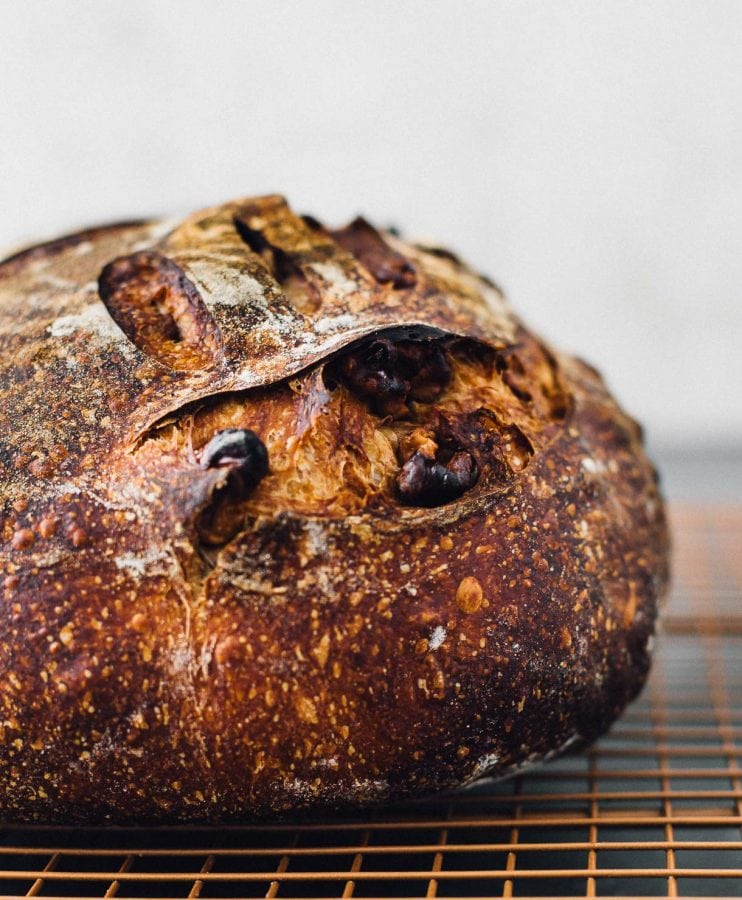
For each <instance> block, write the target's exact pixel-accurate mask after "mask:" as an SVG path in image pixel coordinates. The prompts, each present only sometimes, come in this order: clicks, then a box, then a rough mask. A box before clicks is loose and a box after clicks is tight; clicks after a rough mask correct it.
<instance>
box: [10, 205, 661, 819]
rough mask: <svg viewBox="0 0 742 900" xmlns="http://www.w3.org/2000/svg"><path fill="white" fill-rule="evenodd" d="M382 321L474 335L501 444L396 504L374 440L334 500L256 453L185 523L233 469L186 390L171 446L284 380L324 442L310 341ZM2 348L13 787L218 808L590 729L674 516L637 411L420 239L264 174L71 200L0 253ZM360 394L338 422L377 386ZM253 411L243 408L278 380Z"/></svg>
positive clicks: (60, 805) (616, 704)
mask: <svg viewBox="0 0 742 900" xmlns="http://www.w3.org/2000/svg"><path fill="white" fill-rule="evenodd" d="M153 297H154V298H155V300H153V299H152V298H153ZM379 336H382V337H384V339H387V338H388V339H389V340H391V341H398V340H402V339H414V340H418V341H427V342H431V341H439V342H440V341H442V342H444V344H442V346H443V345H445V347H446V348H447V349H446V352H447V353H449V355H450V358H451V359H454V358H455V352H454V349H450V348H451V347H454V344H455V341H456V339H457V338H461V339H463V340H464V344H465V346H466V347H469V346H479V347H481V348H482V352H483V353H485V352H486V354H490V356H489V357H488V358H491V359H492V360H496V361H497V366H498V367H499V368H497V367H496V368H493V370H492V371H493V375H492V379H493V383H494V382H496V388H497V391H499V393H498V394H497V396H498V397H500V396H501V397H502V398H503V399H502V402H501V407H499V408H498V410H497V414H496V416H495V423H496V424H495V425H494V426H493V430H494V432H496V435H497V436H498V440H499V444H497V448H498V449H497V451H496V452H497V453H498V454H500V456H499V457H498V459H499V460H500V463H498V465H499V466H500V468H499V469H497V477H495V475H492V476H491V477H490V476H488V475H487V474H486V472H484V474H479V479H478V481H477V482H476V484H474V486H473V487H471V488H469V489H467V490H466V491H465V492H464V493H463V494H462V495H461V496H460V497H458V498H456V499H454V500H453V501H452V502H447V503H443V504H442V505H433V506H414V505H403V504H402V503H401V502H400V497H399V495H398V494H395V493H394V489H393V486H390V485H392V482H391V481H390V480H389V478H391V476H390V475H388V473H387V474H384V473H386V469H384V473H382V475H381V476H379V478H380V479H381V481H380V482H379V484H380V485H381V486H380V487H378V490H377V489H374V491H371V492H370V494H369V496H370V497H371V499H368V498H367V497H366V494H365V493H364V492H363V491H361V494H362V499H361V500H359V501H358V504H357V505H356V506H353V505H352V504H351V505H350V506H347V505H346V506H344V507H342V508H341V507H340V506H337V505H336V506H333V505H332V503H329V502H328V503H324V505H322V504H321V503H319V501H317V503H316V504H315V505H311V504H310V505H307V503H309V501H308V500H306V497H305V496H304V494H302V497H303V498H304V499H302V503H304V505H303V506H302V505H301V503H299V501H298V500H296V499H295V498H294V495H293V494H289V493H286V492H285V493H283V494H278V493H275V492H274V493H271V491H277V490H278V489H277V488H276V487H271V485H272V484H273V485H276V484H278V482H277V481H276V482H271V481H270V477H273V476H267V478H266V479H265V481H264V482H263V483H262V486H261V487H258V488H256V489H255V491H254V493H252V494H251V495H250V497H249V498H247V499H246V501H245V505H244V507H240V508H239V527H238V528H237V530H236V532H235V533H234V534H231V535H230V536H229V538H228V539H224V540H222V539H220V540H222V542H221V543H220V544H219V546H216V547H212V548H207V549H204V545H203V529H202V530H201V531H199V523H200V522H202V521H203V519H202V517H203V514H204V510H207V509H209V508H210V505H213V504H214V503H215V502H217V500H218V498H219V497H223V496H224V491H225V487H226V488H229V485H228V482H227V479H228V470H227V469H225V468H220V467H216V468H212V467H209V466H208V465H206V464H205V463H204V461H203V459H202V456H200V454H201V453H202V445H203V442H204V440H205V439H206V437H208V435H207V434H206V436H205V437H204V438H203V440H200V439H199V440H200V443H199V440H196V443H195V444H194V443H193V434H195V433H197V430H198V429H196V432H193V430H192V429H193V423H192V418H191V419H188V422H189V423H190V424H189V426H188V427H189V428H190V429H191V430H190V431H189V432H188V434H189V435H190V437H189V441H190V443H189V444H188V445H187V446H186V443H187V442H184V441H180V437H179V438H178V440H179V441H180V443H178V444H177V446H175V445H173V446H174V449H173V450H172V452H171V451H170V450H168V449H167V445H166V443H163V441H162V440H161V438H162V436H163V435H165V434H166V433H167V429H168V428H171V429H176V430H177V429H181V431H182V428H183V423H184V422H185V421H186V419H187V418H188V417H189V416H191V417H192V416H193V414H194V410H199V409H201V408H202V407H205V408H206V410H207V412H206V413H205V414H203V413H198V415H200V416H201V417H202V420H203V422H202V430H204V431H205V432H206V431H208V427H207V425H208V423H209V422H211V421H212V420H213V421H222V419H221V418H219V417H220V416H223V415H224V416H226V412H224V410H227V409H229V411H230V413H229V414H230V415H233V416H237V415H243V413H241V412H240V405H241V404H242V405H244V407H245V409H246V410H248V411H249V410H253V412H254V411H255V410H258V411H259V410H260V409H263V408H267V407H264V406H261V404H266V403H268V401H269V400H270V402H271V403H273V406H271V407H270V409H274V408H275V409H278V408H279V406H280V403H279V400H280V402H283V401H282V400H281V399H280V398H281V397H283V396H284V394H285V395H286V396H289V393H288V392H289V391H290V390H292V391H295V392H299V393H301V392H302V391H303V392H304V393H303V394H301V397H302V404H303V405H301V409H300V412H292V415H294V414H295V415H296V416H299V415H300V414H301V415H302V416H304V417H305V419H306V421H310V420H311V422H314V421H315V420H318V417H320V416H322V415H324V416H325V419H323V420H322V422H323V423H324V424H323V427H328V428H330V426H332V428H334V431H333V434H334V435H335V439H336V440H337V442H338V444H337V446H338V447H345V446H348V445H349V442H350V437H349V435H350V432H351V425H350V424H348V423H349V419H348V418H347V417H346V418H345V419H342V420H341V418H340V417H339V416H338V417H335V418H333V416H335V413H334V412H333V408H331V407H330V406H327V408H324V407H323V406H322V404H323V403H325V404H329V401H328V400H326V399H322V398H323V397H325V395H327V397H329V396H330V395H331V394H332V392H333V387H332V383H331V381H330V380H328V378H327V371H328V367H330V369H329V370H330V371H331V370H332V369H331V367H332V366H333V364H334V361H335V360H337V359H341V358H342V356H343V354H344V353H349V352H354V348H356V347H358V346H359V342H363V341H364V340H369V339H371V338H377V337H379ZM445 342H448V343H445ZM451 342H454V344H452V343H451ZM361 345H362V344H361ZM456 346H458V345H456ZM0 348H1V349H2V356H1V357H0V397H1V398H2V407H1V409H0V516H1V518H0V578H1V579H3V580H2V589H3V591H4V604H3V606H2V610H0V685H1V688H0V698H1V701H2V705H3V713H2V741H1V742H0V812H1V813H2V815H3V816H4V817H5V818H8V819H13V820H17V821H49V822H51V821H65V822H70V821H76V822H101V821H111V822H121V823H123V822H175V821H181V822H219V821H230V820H244V819H248V818H249V819H259V818H271V817H275V816H280V815H287V814H295V813H296V812H298V811H309V812H312V813H315V812H319V811H324V810H327V809H331V808H337V807H340V806H343V805H353V806H357V805H360V804H365V803H376V802H381V801H388V800H394V799H399V798H403V797H408V796H415V795H419V794H425V793H430V792H433V791H438V790H442V789H447V788H452V787H455V786H457V785H460V784H463V783H466V782H468V781H471V780H473V779H475V778H477V777H479V776H480V775H482V774H484V773H491V774H495V775H506V774H509V773H512V772H514V771H516V770H518V769H519V768H520V767H522V766H524V765H526V764H529V763H531V762H534V761H537V760H539V759H543V758H545V757H548V756H550V755H554V754H555V753H558V752H562V751H563V750H565V749H566V748H567V747H568V746H571V745H574V744H577V743H585V742H589V741H592V740H594V739H595V738H596V737H597V736H599V735H600V734H602V733H603V732H604V731H605V730H606V729H607V728H608V727H609V726H610V724H611V722H612V721H613V720H614V719H615V718H616V717H617V716H618V715H619V714H620V713H621V711H622V710H623V709H624V707H625V706H626V704H627V703H628V702H629V701H630V700H631V699H632V698H633V697H634V696H635V695H636V694H637V692H638V691H639V690H640V688H641V686H642V684H643V683H644V680H645V678H646V675H647V672H648V669H649V664H650V647H651V641H652V635H653V632H654V625H655V619H656V614H657V609H658V604H659V602H660V600H661V598H662V596H663V593H664V591H665V587H666V582H667V557H668V538H667V530H666V524H665V518H664V512H663V506H662V500H661V497H660V495H659V493H658V489H657V480H656V474H655V471H654V469H653V467H652V466H651V464H650V462H649V461H648V459H647V457H646V455H645V453H644V451H643V448H642V438H641V432H640V429H639V427H638V426H637V425H636V423H635V422H634V421H633V420H632V419H631V418H629V417H628V416H627V415H626V414H624V413H623V412H622V411H621V410H620V409H619V408H618V407H617V405H616V404H615V402H614V401H613V400H612V398H611V397H610V395H609V393H608V392H607V390H606V388H605V386H604V384H603V383H602V381H601V379H600V377H599V375H598V374H597V373H596V372H595V370H593V369H592V368H590V367H589V366H587V365H586V364H584V363H581V362H580V361H578V360H575V359H572V358H570V357H567V356H565V355H562V354H559V353H557V352H556V351H554V350H552V349H551V348H549V347H547V346H546V345H545V344H543V343H542V342H540V341H539V340H538V339H537V338H536V337H535V336H534V335H532V334H531V333H530V332H529V331H528V330H527V329H526V328H525V327H524V326H523V325H522V324H521V323H520V322H519V321H518V319H517V318H516V317H515V316H514V314H513V313H512V312H511V310H510V309H509V307H508V306H507V305H506V303H505V301H504V300H503V297H502V294H501V293H500V292H499V290H498V289H496V288H495V287H494V286H493V285H492V284H491V283H490V282H488V281H486V280H485V279H483V278H481V277H480V276H477V275H476V274H474V273H473V272H472V271H471V270H470V269H468V268H467V267H466V266H465V265H464V264H463V263H461V262H460V261H459V260H457V259H456V258H455V257H453V256H452V255H449V254H447V253H446V252H445V251H440V250H438V249H436V248H422V247H419V246H415V245H411V244H407V243H405V242H403V241H401V240H399V239H398V238H396V237H393V236H392V235H390V234H381V233H379V232H376V231H375V230H374V229H372V228H371V226H369V225H368V223H365V222H362V221H361V223H360V224H359V223H353V225H351V226H349V227H348V228H347V229H343V230H342V231H338V232H331V231H328V230H327V229H325V228H323V227H322V226H320V225H319V224H318V223H317V222H316V221H315V220H312V219H302V218H300V217H298V216H295V215H294V214H293V213H292V212H291V211H290V210H289V208H288V206H287V205H286V203H285V201H283V199H282V198H279V197H267V198H257V199H247V200H240V201H235V202H233V203H228V204H224V205H222V206H219V207H215V208H213V209H210V210H206V211H203V212H200V213H198V214H195V215H193V216H191V217H189V218H187V219H185V220H184V221H182V222H172V221H170V222H165V223H157V222H155V223H128V224H124V225H121V226H112V227H107V228H103V229H99V230H92V231H88V232H85V233H84V234H83V235H82V236H80V237H79V238H78V237H75V236H71V237H69V238H65V239H62V240H60V241H57V242H53V243H52V244H51V245H48V246H47V247H44V246H43V245H42V246H40V247H37V248H32V249H31V250H30V251H27V252H26V253H25V254H23V253H22V254H18V255H16V256H15V257H14V258H12V259H11V260H9V261H6V262H5V263H4V264H0ZM467 352H468V351H467ZM508 354H515V355H516V356H517V358H518V366H517V367H516V366H514V365H510V364H509V363H508V362H507V359H508ZM463 365H464V364H461V363H459V362H455V364H454V370H455V371H454V379H455V378H457V377H459V373H460V372H461V371H463V369H462V366H463ZM493 365H494V363H493ZM328 382H329V386H328ZM337 390H345V388H342V387H341V388H337ZM447 390H448V391H449V394H450V392H451V391H453V388H452V387H450V388H448V389H447ZM493 390H494V389H493ZM282 391H283V392H284V393H283V394H281V392H282ZM312 391H314V393H312ZM449 394H446V393H445V392H444V393H443V394H442V396H441V399H440V400H438V399H434V400H432V401H428V400H426V399H424V400H422V401H419V402H418V403H417V405H415V407H414V410H415V415H416V416H418V417H419V416H423V413H424V414H425V415H427V414H428V412H429V413H430V415H433V414H434V413H435V414H436V415H439V414H440V408H442V407H441V404H445V402H446V397H447V396H449ZM349 396H350V395H349ZM307 397H309V398H310V400H307ZM318 397H319V399H318ZM310 401H311V402H310ZM287 402H288V401H287ZM352 402H353V403H355V404H356V405H357V406H358V409H361V407H362V411H361V412H359V413H358V416H359V417H360V420H359V421H361V424H363V423H365V424H368V423H372V424H373V427H374V428H375V429H377V430H379V429H381V430H383V429H385V428H387V427H388V423H389V421H390V418H391V419H395V415H396V414H395V415H392V416H391V417H390V416H389V415H386V416H385V414H384V412H383V411H382V412H379V410H376V411H374V410H373V409H370V408H368V404H366V403H365V400H364V401H363V402H361V401H359V400H358V399H357V398H356V399H355V400H353V401H352ZM451 402H453V401H451ZM494 402H496V401H493V403H494ZM498 402H499V401H498ZM228 403H231V404H232V405H231V406H229V405H228ZM350 403H351V400H348V404H350ZM313 404H314V405H313ZM295 405H296V404H295ZM450 405H451V404H450V403H449V406H450ZM233 408H234V410H237V412H234V410H233ZM280 408H281V409H282V410H283V409H284V407H280ZM291 408H292V410H294V407H291ZM297 408H298V407H297ZM344 408H349V407H348V406H347V405H346V407H344ZM353 408H354V409H355V408H356V407H353ZM411 408H412V407H411ZM436 410H438V412H436ZM250 414H251V415H253V413H250ZM283 414H284V413H282V415H283ZM244 415H245V416H247V415H248V413H247V412H246V413H244ZM271 415H273V418H271ZM204 416H205V418H204ZM255 416H257V418H255ZM209 417H211V418H209ZM199 421H200V420H199ZM225 421H226V420H225ZM249 421H250V423H252V424H255V423H258V424H257V425H256V427H255V429H253V430H255V431H256V432H257V433H260V434H261V436H262V438H263V440H265V441H268V437H267V436H266V435H267V433H268V432H269V431H271V428H273V429H275V428H277V427H278V425H277V423H278V413H277V412H276V413H275V414H273V413H270V414H269V413H265V414H264V415H263V418H262V419H260V417H259V416H258V413H257V412H254V417H253V419H250V420H249ZM299 421H300V419H299V418H297V419H296V422H297V423H298V422H299ZM301 421H302V422H304V425H302V426H301V427H302V428H304V427H306V428H309V426H308V425H306V422H305V420H303V419H302V420H301ZM395 421H396V419H395ZM426 421H427V420H426ZM245 422H247V419H245V421H244V422H243V421H242V419H241V420H240V427H247V425H245ZM291 422H292V423H294V420H293V419H292V420H291ZM203 423H206V424H203ZM328 423H329V424H328ZM252 424H251V425H250V427H252ZM197 425H198V423H197ZM359 427H360V426H359ZM291 428H292V429H295V430H297V434H298V430H299V425H298V424H292V425H291ZM508 429H516V430H517V433H518V434H521V435H523V440H524V441H525V444H524V446H527V447H528V448H529V449H528V453H527V457H528V458H527V464H526V463H525V462H523V463H522V464H516V462H514V461H513V460H512V459H509V457H508V455H507V452H506V450H505V449H503V448H505V447H506V446H510V445H509V444H507V443H506V442H505V439H504V438H503V434H505V433H506V432H508ZM180 433H181V432H180V431H179V432H178V434H179V435H180ZM375 433H376V432H374V434H375ZM380 433H381V432H380ZM384 433H385V432H384ZM508 433H510V432H508ZM513 433H515V432H513ZM392 438H393V439H394V440H397V438H394V436H392ZM392 438H390V440H392ZM174 440H175V439H174ZM278 440H279V439H278V438H276V441H278ZM280 440H284V437H281V438H280ZM421 440H424V437H423V438H422V439H421ZM176 443H177V442H176ZM275 446H276V447H278V446H279V445H278V443H276V444H275ZM393 446H397V445H396V444H393ZM276 453H277V451H276ZM269 458H270V446H269ZM277 458H278V457H277V455H274V459H276V460H277ZM390 458H391V457H390ZM390 465H391V466H392V468H394V466H396V463H390ZM382 469H383V466H382ZM374 471H376V470H374ZM492 471H494V469H493V470H492ZM275 477H276V478H278V477H279V476H278V475H276V476H275ZM281 477H283V476H281ZM286 477H288V476H286ZM364 477H365V476H364ZM369 478H371V476H369ZM384 479H386V480H384ZM318 480H319V478H318ZM281 484H285V482H281ZM364 484H365V482H364ZM364 490H365V488H364ZM261 491H262V493H261ZM220 492H221V493H220ZM315 493H316V492H315ZM354 496H355V495H354ZM359 496H360V495H359ZM276 497H280V498H281V499H280V502H278V501H276V500H275V498H276ZM215 498H216V499H215ZM271 498H273V501H272V500H271ZM310 500H313V496H310ZM354 502H355V501H354ZM220 533H221V532H220ZM199 535H201V537H199Z"/></svg>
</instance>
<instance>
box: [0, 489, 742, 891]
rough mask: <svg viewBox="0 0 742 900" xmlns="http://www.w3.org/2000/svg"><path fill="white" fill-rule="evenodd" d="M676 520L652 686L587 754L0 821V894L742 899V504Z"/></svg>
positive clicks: (683, 512)
mask: <svg viewBox="0 0 742 900" xmlns="http://www.w3.org/2000/svg"><path fill="white" fill-rule="evenodd" d="M673 524H674V536H675V545H676V546H675V549H676V553H675V587H674V590H673V595H672V599H671V601H670V604H669V606H668V609H667V612H666V615H665V619H664V634H663V635H662V637H661V639H660V642H659V648H658V654H657V659H656V663H655V667H654V669H653V673H652V676H651V679H650V683H649V685H648V687H647V689H646V690H645V692H644V694H643V695H642V697H641V698H640V699H639V700H638V701H637V702H636V703H635V704H634V705H633V706H632V707H631V708H630V710H629V711H628V712H627V714H626V715H625V716H624V718H623V719H622V720H621V721H620V722H619V723H617V724H616V725H615V726H614V728H613V730H612V731H611V733H610V734H609V735H608V736H607V737H605V738H604V739H603V740H601V741H600V742H599V743H598V744H597V745H596V746H595V747H593V748H592V749H591V750H590V751H588V752H586V753H583V754H580V755H574V756H568V757H565V758H564V759H561V760H556V761H554V762H553V763H550V764H549V765H548V766H545V767H544V768H542V769H540V770H537V771H534V772H533V773H531V774H528V775H524V776H521V777H519V778H517V779H514V780H512V781H509V782H502V783H495V782H493V781H491V780H487V779H484V780H482V781H480V782H478V783H477V784H476V785H474V786H472V787H471V788H469V789H467V790H463V791H460V792H458V793H456V794H453V795H450V796H447V797H445V798H434V799H431V800H427V801H424V802H417V803H414V804H405V805H400V806H396V807H394V808H392V809H389V808H387V809H385V810H379V811H376V812H374V813H372V814H366V815H364V816H363V817H357V818H347V817H345V818H342V819H333V820H326V821H323V822H311V823H304V824H302V825H299V826H297V825H281V826H274V827H265V826H259V827H255V826H253V827H249V826H248V827H237V826H235V827H228V828H220V829H187V828H175V829H173V828H170V829H146V830H145V829H105V830H101V829H80V828H76V829H73V828H66V829H65V828H42V827H34V828H18V827H5V828H3V829H2V831H1V832H0V896H27V897H30V896H38V897H71V896H74V897H121V898H125V897H168V898H169V897H201V898H208V897H275V898H291V897H326V898H330V897H332V898H340V897H344V898H348V897H358V898H361V897H366V898H368V897H407V898H411V897H415V898H417V897H461V898H463V897H480V898H483V897H544V896H547V897H562V896H567V897H603V896H612V897H617V896H619V897H621V896H622V897H637V896H651V897H677V896H680V897H718V896H742V758H741V757H742V602H741V601H742V552H740V551H741V550H742V507H731V506H730V507H718V506H714V507H711V506H706V507H699V506H694V507H691V506H675V507H674V508H673Z"/></svg>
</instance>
